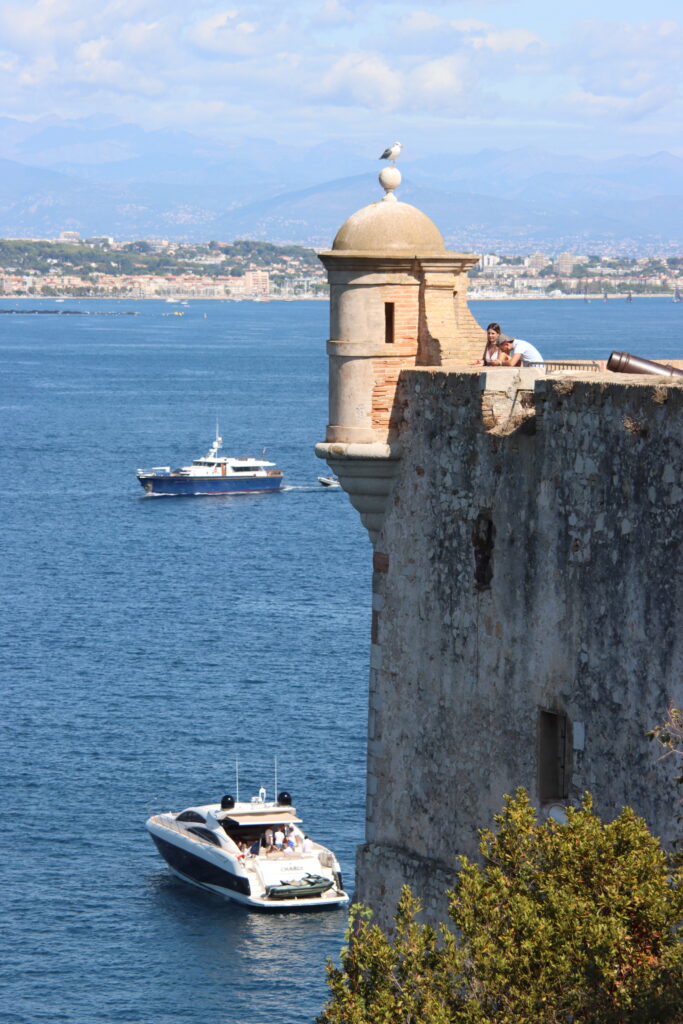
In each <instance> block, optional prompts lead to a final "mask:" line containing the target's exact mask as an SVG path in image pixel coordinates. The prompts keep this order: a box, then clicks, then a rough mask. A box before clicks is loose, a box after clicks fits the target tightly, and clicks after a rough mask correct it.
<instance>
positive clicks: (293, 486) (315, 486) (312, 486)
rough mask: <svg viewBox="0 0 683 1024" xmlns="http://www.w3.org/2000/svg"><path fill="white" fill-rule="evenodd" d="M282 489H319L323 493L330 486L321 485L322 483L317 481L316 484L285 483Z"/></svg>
mask: <svg viewBox="0 0 683 1024" xmlns="http://www.w3.org/2000/svg"><path fill="white" fill-rule="evenodd" d="M280 490H281V491H282V492H284V491H318V492H319V493H320V494H323V493H324V492H325V490H329V488H325V487H321V486H320V484H317V483H316V484H285V485H284V486H283V487H281V488H280Z"/></svg>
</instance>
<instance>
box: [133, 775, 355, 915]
mask: <svg viewBox="0 0 683 1024" xmlns="http://www.w3.org/2000/svg"><path fill="white" fill-rule="evenodd" d="M301 823H302V822H301V818H299V817H297V813H296V809H295V808H294V807H292V800H291V797H290V795H289V793H286V792H282V793H280V794H279V795H278V798H277V800H270V801H269V800H267V799H266V791H265V789H261V790H260V791H259V794H258V796H255V797H252V799H251V800H250V801H248V802H247V801H242V802H240V801H239V800H235V799H234V798H233V797H232V796H231V795H227V796H224V797H223V799H222V800H221V802H220V803H212V804H197V805H196V806H193V807H186V808H185V810H183V811H180V812H175V811H169V812H167V813H164V814H154V815H152V817H151V818H149V819H148V821H147V823H146V825H147V831H148V832H149V833H150V835H151V837H152V839H153V840H154V843H155V844H156V846H157V849H158V850H159V853H160V854H161V856H162V857H163V858H164V860H165V861H166V863H167V864H168V866H169V867H170V869H171V871H172V872H173V873H174V874H175V875H176V876H177V877H178V878H181V879H183V881H185V882H190V883H191V884H192V885H196V886H198V887H199V888H200V889H207V890H209V891H210V892H214V893H217V894H218V895H219V896H223V897H225V898H226V899H229V900H233V901H234V902H236V903H241V904H243V905H244V906H246V907H250V908H252V909H254V910H319V909H324V908H332V907H339V906H342V905H344V904H346V903H348V901H349V897H348V894H347V893H346V892H345V891H344V887H343V883H342V876H341V869H340V867H339V862H338V861H337V858H336V857H335V855H334V854H333V853H332V851H331V850H329V849H328V848H327V847H325V846H321V845H320V844H319V843H316V842H315V841H313V840H312V839H310V838H309V836H307V835H305V834H304V832H303V831H302V830H301V828H300V827H299V826H300V825H301Z"/></svg>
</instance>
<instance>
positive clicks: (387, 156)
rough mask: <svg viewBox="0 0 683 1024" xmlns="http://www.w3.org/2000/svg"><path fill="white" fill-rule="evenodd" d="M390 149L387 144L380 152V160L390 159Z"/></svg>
mask: <svg viewBox="0 0 683 1024" xmlns="http://www.w3.org/2000/svg"><path fill="white" fill-rule="evenodd" d="M391 149H392V147H391V146H389V147H388V148H387V149H385V150H384V152H383V153H382V155H381V157H380V160H390V159H391Z"/></svg>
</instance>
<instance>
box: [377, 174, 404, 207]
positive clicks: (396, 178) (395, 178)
mask: <svg viewBox="0 0 683 1024" xmlns="http://www.w3.org/2000/svg"><path fill="white" fill-rule="evenodd" d="M379 183H380V185H381V186H382V188H383V189H384V191H385V193H386V195H384V196H382V199H383V200H387V199H389V200H392V201H393V202H394V203H395V202H396V196H395V195H394V190H395V189H397V188H398V186H399V185H400V184H401V172H400V171H399V169H398V167H383V168H382V170H381V171H380V172H379Z"/></svg>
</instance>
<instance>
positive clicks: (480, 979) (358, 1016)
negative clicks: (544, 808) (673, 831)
mask: <svg viewBox="0 0 683 1024" xmlns="http://www.w3.org/2000/svg"><path fill="white" fill-rule="evenodd" d="M495 823H496V829H495V831H488V830H487V831H485V832H483V833H482V834H481V853H482V857H483V866H481V865H479V864H477V863H474V862H472V861H470V860H468V859H467V858H461V866H460V871H459V873H458V875H457V879H456V883H455V888H454V890H453V892H451V893H449V894H448V895H449V904H450V909H449V915H450V918H451V920H452V923H453V925H454V926H455V930H454V931H450V930H449V929H448V928H446V927H445V926H442V927H441V929H440V931H439V932H438V933H437V932H436V931H435V930H434V929H432V928H430V927H429V926H426V925H422V924H419V923H418V922H417V921H416V915H417V913H418V911H419V903H418V902H417V901H416V900H415V899H414V897H413V896H412V894H411V892H410V890H409V889H408V888H407V887H406V888H405V889H404V890H403V894H402V897H401V901H400V903H399V907H398V912H397V915H396V919H395V920H396V928H395V935H394V937H393V938H392V939H389V938H387V937H386V936H385V935H384V934H383V932H382V931H381V930H380V929H379V928H378V927H377V926H376V925H373V924H372V922H371V920H370V918H369V916H368V915H369V912H368V911H367V910H364V909H363V908H355V910H354V911H353V912H352V917H351V928H350V931H349V936H348V938H349V944H348V947H347V948H346V949H344V950H343V951H342V957H341V964H340V966H339V967H335V966H334V965H332V964H328V984H329V987H330V990H331V998H330V1000H329V1002H328V1004H327V1006H326V1007H325V1009H324V1011H323V1013H322V1015H321V1016H320V1017H319V1018H318V1024H342V1022H344V1024H569V1022H571V1024H681V1022H683V1009H682V1008H683V948H682V943H681V935H680V931H679V929H680V926H681V922H682V920H683V876H682V875H681V873H680V872H678V873H677V874H676V875H674V876H673V877H672V876H671V875H670V871H669V868H668V866H667V861H666V857H665V854H664V852H663V851H662V849H661V846H660V844H659V842H658V841H657V840H656V839H655V838H654V837H653V836H651V835H650V833H649V832H648V830H647V828H646V826H645V824H644V822H643V821H642V820H641V819H639V818H636V816H635V815H634V814H633V812H632V811H631V810H630V809H628V808H626V809H624V810H623V811H622V813H621V814H620V815H619V817H618V818H616V819H615V820H614V821H613V822H611V823H609V824H603V823H602V822H601V821H600V820H599V819H598V818H597V817H596V816H595V815H594V814H593V811H592V807H591V800H590V797H589V796H586V797H585V798H584V801H583V804H582V806H581V807H580V808H579V809H573V808H568V809H567V822H566V823H564V824H560V823H558V822H555V821H547V822H542V823H540V824H539V822H538V821H537V818H536V812H535V811H534V808H533V807H532V806H531V803H530V802H529V800H528V798H527V796H526V794H525V793H524V791H523V790H520V791H518V792H517V794H516V795H515V797H508V798H506V803H505V807H504V809H503V812H502V813H501V814H500V815H498V816H496V819H495Z"/></svg>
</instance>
